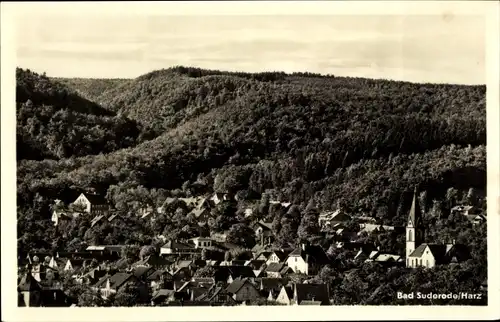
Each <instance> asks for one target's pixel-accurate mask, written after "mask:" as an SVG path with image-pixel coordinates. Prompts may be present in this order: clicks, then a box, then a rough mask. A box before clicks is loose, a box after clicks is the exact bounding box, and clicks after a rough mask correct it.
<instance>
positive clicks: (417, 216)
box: [407, 187, 422, 228]
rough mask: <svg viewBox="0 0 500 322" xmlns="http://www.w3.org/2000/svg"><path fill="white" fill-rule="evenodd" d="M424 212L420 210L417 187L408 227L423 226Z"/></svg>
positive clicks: (414, 192)
mask: <svg viewBox="0 0 500 322" xmlns="http://www.w3.org/2000/svg"><path fill="white" fill-rule="evenodd" d="M421 217H422V212H421V211H420V206H419V204H418V200H417V187H415V189H414V190H413V201H412V202H411V208H410V213H409V214H408V223H407V226H408V227H415V228H416V227H419V226H421V221H422V219H421Z"/></svg>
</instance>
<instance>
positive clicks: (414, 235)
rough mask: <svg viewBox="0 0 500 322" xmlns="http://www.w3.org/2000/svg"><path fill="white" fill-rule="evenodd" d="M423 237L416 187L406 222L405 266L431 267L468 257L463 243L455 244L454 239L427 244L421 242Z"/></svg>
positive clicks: (468, 254)
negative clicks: (446, 242)
mask: <svg viewBox="0 0 500 322" xmlns="http://www.w3.org/2000/svg"><path fill="white" fill-rule="evenodd" d="M461 210H462V209H461ZM423 237H424V229H423V225H422V212H421V210H420V207H419V204H418V202H417V189H415V190H414V192H413V201H412V205H411V208H410V213H409V215H408V222H407V224H406V267H410V268H415V267H419V266H423V267H427V268H432V267H434V266H436V265H441V264H450V263H456V262H462V261H465V260H467V259H469V258H470V253H469V250H468V248H467V247H466V246H464V245H458V244H455V241H452V242H451V243H449V244H428V243H424V242H423Z"/></svg>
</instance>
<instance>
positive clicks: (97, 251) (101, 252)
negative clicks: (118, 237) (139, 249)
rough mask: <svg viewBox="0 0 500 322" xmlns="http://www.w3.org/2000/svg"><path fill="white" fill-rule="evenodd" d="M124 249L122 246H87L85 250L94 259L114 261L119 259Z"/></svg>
mask: <svg viewBox="0 0 500 322" xmlns="http://www.w3.org/2000/svg"><path fill="white" fill-rule="evenodd" d="M124 247H125V246H124V245H97V246H89V247H87V248H86V249H85V250H86V251H87V252H90V253H91V254H92V256H93V257H94V258H96V257H99V258H105V259H107V260H116V259H118V258H120V257H121V251H122V249H123V248H124Z"/></svg>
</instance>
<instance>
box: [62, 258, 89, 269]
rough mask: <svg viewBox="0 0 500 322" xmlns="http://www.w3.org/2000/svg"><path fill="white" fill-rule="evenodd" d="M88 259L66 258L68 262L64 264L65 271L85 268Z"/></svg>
mask: <svg viewBox="0 0 500 322" xmlns="http://www.w3.org/2000/svg"><path fill="white" fill-rule="evenodd" d="M87 262H88V260H87V259H70V258H68V259H67V260H66V263H65V264H64V268H63V271H65V272H74V271H77V270H79V269H82V268H83V269H85V267H86V266H87Z"/></svg>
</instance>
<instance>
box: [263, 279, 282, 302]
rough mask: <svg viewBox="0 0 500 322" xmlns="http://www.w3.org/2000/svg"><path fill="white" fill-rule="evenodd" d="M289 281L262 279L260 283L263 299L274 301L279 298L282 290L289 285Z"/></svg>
mask: <svg viewBox="0 0 500 322" xmlns="http://www.w3.org/2000/svg"><path fill="white" fill-rule="evenodd" d="M287 283H288V280H287V279H285V278H270V277H262V278H261V279H260V281H258V286H259V291H260V293H261V295H262V296H263V297H266V298H267V299H268V300H270V301H273V300H275V299H276V297H277V296H278V294H279V292H280V291H281V288H282V287H283V286H285V285H287Z"/></svg>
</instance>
